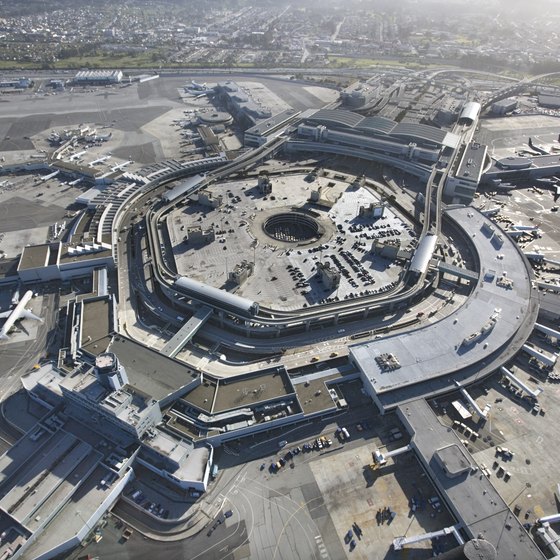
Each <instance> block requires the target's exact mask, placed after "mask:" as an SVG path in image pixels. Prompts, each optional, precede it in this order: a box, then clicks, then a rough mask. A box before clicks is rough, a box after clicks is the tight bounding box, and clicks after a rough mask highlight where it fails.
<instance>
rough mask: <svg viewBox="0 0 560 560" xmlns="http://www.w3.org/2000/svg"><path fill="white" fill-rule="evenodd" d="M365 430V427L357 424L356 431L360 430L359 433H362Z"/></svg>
mask: <svg viewBox="0 0 560 560" xmlns="http://www.w3.org/2000/svg"><path fill="white" fill-rule="evenodd" d="M363 429H364V427H363V426H362V425H361V424H360V423H359V422H358V423H357V424H356V430H358V432H361V431H363Z"/></svg>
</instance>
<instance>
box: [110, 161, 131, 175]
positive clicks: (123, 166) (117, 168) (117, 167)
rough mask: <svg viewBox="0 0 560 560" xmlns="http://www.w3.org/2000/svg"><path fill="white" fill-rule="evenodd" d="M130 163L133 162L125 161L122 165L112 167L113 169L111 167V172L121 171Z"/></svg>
mask: <svg viewBox="0 0 560 560" xmlns="http://www.w3.org/2000/svg"><path fill="white" fill-rule="evenodd" d="M131 163H134V162H133V161H125V162H124V163H120V164H119V165H114V166H113V167H111V172H113V173H114V172H115V171H120V170H121V169H124V168H125V167H126V166H127V165H130V164H131Z"/></svg>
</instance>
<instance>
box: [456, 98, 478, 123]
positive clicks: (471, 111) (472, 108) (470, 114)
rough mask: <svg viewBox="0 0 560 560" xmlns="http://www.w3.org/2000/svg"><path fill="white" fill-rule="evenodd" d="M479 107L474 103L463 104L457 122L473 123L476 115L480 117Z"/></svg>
mask: <svg viewBox="0 0 560 560" xmlns="http://www.w3.org/2000/svg"><path fill="white" fill-rule="evenodd" d="M480 109H481V105H480V103H477V102H476V101H469V102H468V103H465V106H464V107H463V110H462V111H461V115H460V116H459V120H466V121H471V122H474V121H476V119H478V115H480Z"/></svg>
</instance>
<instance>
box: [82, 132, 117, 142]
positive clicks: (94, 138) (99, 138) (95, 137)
mask: <svg viewBox="0 0 560 560" xmlns="http://www.w3.org/2000/svg"><path fill="white" fill-rule="evenodd" d="M112 136H113V133H112V132H109V134H91V135H90V136H86V140H87V141H88V142H107V141H108V140H110V139H111V137H112Z"/></svg>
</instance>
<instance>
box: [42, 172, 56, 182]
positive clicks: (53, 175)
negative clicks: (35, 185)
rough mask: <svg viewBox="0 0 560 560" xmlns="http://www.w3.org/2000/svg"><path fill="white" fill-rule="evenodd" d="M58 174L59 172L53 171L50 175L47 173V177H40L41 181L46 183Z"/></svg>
mask: <svg viewBox="0 0 560 560" xmlns="http://www.w3.org/2000/svg"><path fill="white" fill-rule="evenodd" d="M59 173H60V170H58V171H53V172H52V173H49V174H48V175H43V176H42V177H41V181H43V182H45V181H48V180H49V179H54V178H55V177H56V176H57V175H58V174H59Z"/></svg>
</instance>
